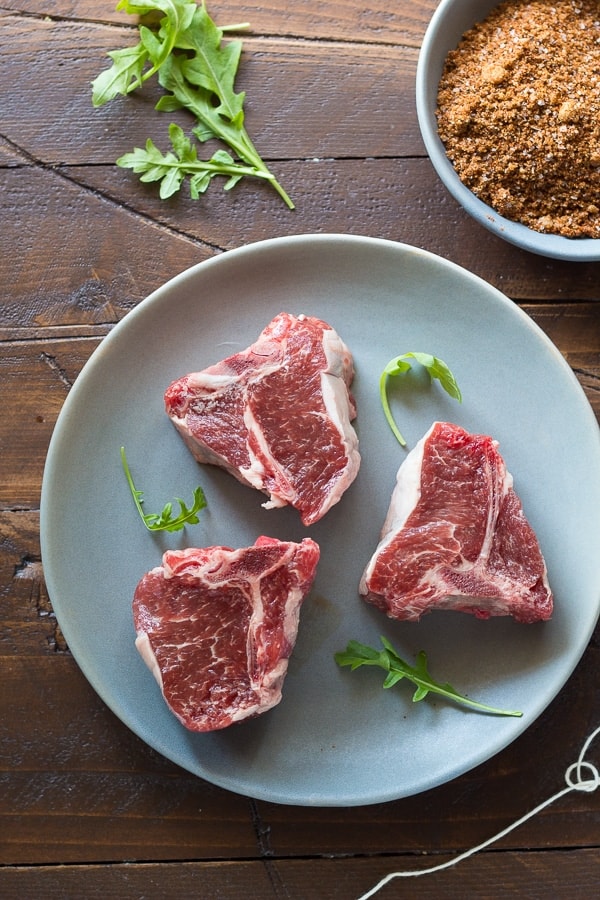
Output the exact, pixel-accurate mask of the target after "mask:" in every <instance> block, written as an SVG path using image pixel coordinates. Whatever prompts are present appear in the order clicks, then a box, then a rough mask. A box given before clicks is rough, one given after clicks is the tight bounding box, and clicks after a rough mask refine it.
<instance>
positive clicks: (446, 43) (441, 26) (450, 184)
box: [415, 0, 600, 262]
mask: <svg viewBox="0 0 600 900" xmlns="http://www.w3.org/2000/svg"><path fill="white" fill-rule="evenodd" d="M500 2H502V0H488V2H487V3H485V4H482V2H481V0H441V2H440V4H439V6H438V7H437V9H436V10H435V12H434V14H433V16H432V17H431V19H430V22H429V25H428V26H427V29H426V31H425V34H424V37H423V41H422V43H421V48H420V50H419V56H418V60H417V72H416V82H415V92H416V107H417V119H418V123H419V128H420V130H421V136H422V139H423V142H424V144H425V149H426V150H427V153H428V155H429V158H430V160H431V163H432V165H433V167H434V169H435V170H436V172H437V174H438V176H439V178H440V179H441V181H442V183H443V184H444V185H445V187H446V189H447V190H448V191H449V192H450V194H451V195H452V196H453V197H454V199H455V200H457V201H458V202H459V203H460V204H461V206H462V207H463V208H464V209H465V210H466V212H467V213H469V215H471V216H472V217H473V218H474V219H475V220H476V221H477V222H479V223H480V224H481V225H483V226H484V227H485V228H487V229H488V230H489V231H491V232H493V233H494V234H496V235H497V236H498V237H501V238H503V239H504V240H506V241H508V242H509V243H511V244H514V245H516V246H518V247H521V248H522V249H524V250H529V251H530V252H532V253H537V254H539V255H541V256H548V257H551V258H554V259H563V260H569V261H573V262H593V261H598V260H600V239H599V238H568V237H564V236H563V235H558V234H544V233H542V232H539V231H535V230H534V229H532V228H529V227H528V226H526V225H523V224H521V223H520V222H513V221H511V220H510V219H506V218H505V217H504V216H501V215H500V214H499V213H497V212H496V211H495V210H494V209H493V207H491V206H488V205H487V204H486V203H484V202H483V201H482V200H480V199H479V198H478V197H477V196H476V195H475V194H474V193H473V192H472V191H471V190H469V188H468V187H466V186H465V185H464V184H463V182H462V181H461V180H460V178H459V176H458V174H457V172H456V170H455V169H454V166H453V165H452V163H451V162H450V160H449V158H448V156H447V155H446V150H445V148H444V145H443V143H442V141H441V139H440V137H439V135H438V131H437V125H436V119H435V109H436V98H437V88H438V84H439V80H440V77H441V73H442V67H443V64H444V61H445V59H446V56H447V54H448V52H449V51H450V50H451V49H452V48H453V47H454V46H456V44H457V43H458V41H459V40H460V37H461V36H462V34H464V32H465V31H466V30H467V29H468V28H469V27H471V25H474V24H475V23H476V22H478V21H482V20H483V19H484V18H485V16H486V15H487V14H488V13H489V12H490V11H491V10H492V9H493V8H494V7H495V6H498V5H499V3H500ZM442 53H443V55H442Z"/></svg>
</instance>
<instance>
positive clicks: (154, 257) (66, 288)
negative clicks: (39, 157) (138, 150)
mask: <svg viewBox="0 0 600 900" xmlns="http://www.w3.org/2000/svg"><path fill="white" fill-rule="evenodd" d="M0 220H1V221H2V238H3V245H4V247H14V248H15V252H14V253H8V252H5V253H2V254H1V256H0V280H1V281H2V284H4V285H10V286H11V290H10V292H4V293H3V295H2V298H1V299H0V339H7V338H8V339H10V338H12V337H24V336H26V334H31V333H32V332H31V329H37V333H38V334H39V333H40V332H39V329H40V328H41V327H46V328H54V329H56V328H64V327H65V326H68V325H78V326H81V325H88V326H100V333H101V330H102V329H104V330H106V327H107V326H111V325H114V324H115V323H116V322H118V321H119V319H121V318H122V317H123V315H125V313H126V312H127V311H128V310H129V309H131V308H132V307H133V306H134V305H135V304H136V303H137V302H138V301H139V300H141V299H142V298H143V297H144V296H146V295H147V294H148V293H150V292H151V291H153V290H154V289H155V288H156V287H158V286H159V285H160V284H162V282H163V281H165V280H166V279H167V278H169V277H171V276H173V275H176V274H177V273H178V272H180V271H182V270H183V269H186V268H187V267H188V266H191V265H194V264H195V263H197V262H201V261H202V260H203V259H206V258H208V257H209V256H211V255H213V254H214V252H215V250H214V249H213V248H211V247H207V246H206V244H203V243H202V242H200V241H198V240H196V239H193V238H187V237H185V236H181V235H177V234H175V235H174V234H173V233H172V232H171V231H170V230H169V229H168V228H167V229H165V228H157V227H156V226H155V225H154V224H153V223H152V222H149V221H147V219H145V218H144V217H142V216H139V215H135V214H132V213H131V212H128V211H127V210H122V209H120V208H119V207H118V206H117V204H116V203H114V202H112V201H110V200H106V199H104V198H102V197H100V196H98V195H97V194H96V193H95V192H94V191H90V190H82V189H81V188H80V187H79V186H78V185H74V184H72V183H71V182H70V181H69V180H67V179H65V178H62V177H61V176H60V175H57V174H56V173H53V172H48V171H44V170H43V169H39V168H27V169H25V170H22V169H19V168H8V169H0ZM55 333H56V332H55ZM71 333H73V332H71ZM78 333H79V334H80V335H81V334H84V333H85V332H84V331H82V330H81V329H80V331H79V332H78ZM87 333H88V334H90V333H91V332H90V329H89V328H88V332H87ZM41 352H42V350H40V353H41Z"/></svg>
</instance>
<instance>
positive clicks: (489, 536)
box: [469, 441, 513, 568]
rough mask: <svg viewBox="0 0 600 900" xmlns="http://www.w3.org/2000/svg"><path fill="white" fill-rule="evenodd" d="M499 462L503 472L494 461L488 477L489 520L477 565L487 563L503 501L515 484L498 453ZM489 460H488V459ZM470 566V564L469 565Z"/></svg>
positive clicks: (495, 444) (496, 444) (495, 442)
mask: <svg viewBox="0 0 600 900" xmlns="http://www.w3.org/2000/svg"><path fill="white" fill-rule="evenodd" d="M493 445H494V449H497V448H498V442H497V441H493ZM497 461H498V464H499V465H500V467H501V469H502V474H501V476H500V477H498V470H497V467H496V465H495V464H494V463H492V466H491V468H492V471H491V473H489V477H488V485H489V497H488V514H487V522H486V526H485V536H484V538H483V541H482V543H481V550H480V551H479V557H478V559H477V565H478V564H479V563H480V561H482V560H483V561H484V563H485V564H487V561H488V559H489V556H490V552H491V549H492V545H493V542H494V536H495V534H496V523H497V521H498V516H499V515H500V510H501V508H502V503H503V500H504V498H505V497H506V494H507V493H508V491H509V490H510V489H511V488H512V486H513V477H512V475H511V474H510V472H509V471H508V470H507V468H506V465H505V464H504V459H503V458H502V457H501V456H500V455H499V454H498V457H497ZM486 462H487V460H486ZM469 568H470V566H469Z"/></svg>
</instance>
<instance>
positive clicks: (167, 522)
mask: <svg viewBox="0 0 600 900" xmlns="http://www.w3.org/2000/svg"><path fill="white" fill-rule="evenodd" d="M121 463H122V465H123V471H124V472H125V477H126V478H127V483H128V485H129V489H130V491H131V496H132V497H133V502H134V503H135V506H136V509H137V511H138V512H139V514H140V518H141V519H142V522H143V523H144V525H145V526H146V528H147V529H148V531H181V530H182V529H183V528H184V527H185V526H186V525H197V524H198V522H199V521H200V519H199V517H198V513H199V512H200V510H201V509H204V508H205V506H206V498H205V496H204V492H203V490H202V488H201V487H197V488H196V489H195V491H194V499H193V501H192V505H191V506H189V507H188V506H187V505H186V504H185V503H184V501H183V500H180V499H179V497H177V498H176V500H177V503H179V515H178V516H175V517H173V504H172V503H165V505H164V507H163V509H162V511H161V512H160V513H145V512H144V510H143V509H142V504H143V502H144V499H143V492H142V491H140V490H138V489H137V488H136V486H135V484H134V482H133V477H132V475H131V471H130V469H129V464H128V462H127V457H126V455H125V448H124V447H121Z"/></svg>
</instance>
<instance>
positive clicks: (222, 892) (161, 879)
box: [0, 850, 600, 900]
mask: <svg viewBox="0 0 600 900" xmlns="http://www.w3.org/2000/svg"><path fill="white" fill-rule="evenodd" d="M451 860H452V857H451V856H448V854H442V853H437V854H434V855H417V856H401V855H392V856H390V857H385V858H380V857H376V858H368V857H367V858H365V857H358V858H355V859H344V860H341V859H320V860H270V859H264V860H261V861H255V862H237V861H236V862H207V863H200V862H186V863H179V864H178V863H171V864H166V865H162V866H158V865H155V864H146V865H131V864H126V865H103V866H93V865H90V866H54V867H52V868H49V867H37V866H34V867H30V868H21V867H15V868H9V869H4V870H0V892H2V896H3V897H4V898H5V900H22V898H23V897H34V896H44V897H45V898H48V900H55V898H56V900H58V898H60V900H80V898H81V897H85V898H86V900H96V898H115V900H138V898H139V897H144V898H145V900H164V897H165V885H168V890H169V895H170V896H177V897H180V898H182V900H185V898H190V900H192V898H193V900H197V898H199V897H201V898H208V897H211V898H213V897H215V898H216V897H218V898H219V900H242V898H247V897H257V898H258V897H260V898H261V900H270V898H273V900H283V898H285V900H306V898H307V897H310V898H311V900H331V898H333V897H339V898H356V897H358V896H360V895H362V894H364V893H366V892H367V891H369V890H371V889H372V888H374V887H375V885H376V884H378V883H379V881H380V879H382V878H384V877H385V876H387V875H388V874H390V873H392V872H398V871H415V870H416V871H420V870H422V869H424V868H427V867H429V866H433V865H439V864H443V863H448V862H451ZM599 879H600V851H598V850H581V851H579V852H577V853H568V852H561V851H556V852H554V853H526V852H519V853H517V852H515V853H483V854H480V855H479V856H475V857H473V858H472V859H469V860H466V861H465V862H462V863H458V864H457V866H456V867H451V868H448V869H446V870H445V871H442V872H438V873H434V874H431V875H424V876H422V877H419V878H410V877H409V878H396V879H394V880H393V881H391V882H390V883H389V884H388V885H387V886H385V887H383V888H382V889H381V890H380V891H379V892H378V893H377V894H376V895H375V896H376V898H378V900H414V898H415V897H418V898H421V900H465V898H469V900H489V898H490V897H497V898H499V897H535V898H538V897H560V898H561V900H588V898H589V900H591V898H592V897H595V896H596V892H597V887H598V881H599Z"/></svg>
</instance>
